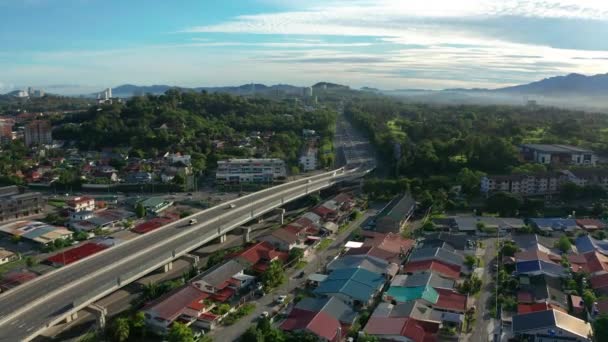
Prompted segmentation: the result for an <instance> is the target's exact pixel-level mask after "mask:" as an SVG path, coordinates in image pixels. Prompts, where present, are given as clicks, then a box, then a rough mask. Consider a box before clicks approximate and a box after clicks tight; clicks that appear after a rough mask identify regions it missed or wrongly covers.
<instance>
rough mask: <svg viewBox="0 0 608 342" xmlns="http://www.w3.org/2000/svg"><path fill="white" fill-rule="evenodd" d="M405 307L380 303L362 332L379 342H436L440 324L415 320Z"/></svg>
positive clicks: (430, 320) (410, 311)
mask: <svg viewBox="0 0 608 342" xmlns="http://www.w3.org/2000/svg"><path fill="white" fill-rule="evenodd" d="M406 306H407V304H397V305H393V304H390V303H380V304H379V305H378V307H376V309H375V310H374V312H373V313H372V315H371V317H370V318H369V320H368V322H367V324H366V325H365V327H364V328H363V332H365V333H366V334H368V335H371V336H374V337H376V338H378V339H379V340H381V341H404V342H432V341H436V340H437V332H438V331H439V328H440V322H438V321H433V320H432V319H428V320H422V319H418V318H415V315H414V314H412V311H413V310H411V309H408V308H407V307H406ZM429 311H430V310H429ZM425 318H426V315H425Z"/></svg>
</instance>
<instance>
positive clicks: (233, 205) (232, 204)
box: [226, 203, 236, 209]
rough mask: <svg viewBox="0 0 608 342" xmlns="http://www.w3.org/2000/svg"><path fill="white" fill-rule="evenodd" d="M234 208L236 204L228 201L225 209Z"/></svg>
mask: <svg viewBox="0 0 608 342" xmlns="http://www.w3.org/2000/svg"><path fill="white" fill-rule="evenodd" d="M234 208H236V204H234V203H230V204H228V206H227V207H226V209H234Z"/></svg>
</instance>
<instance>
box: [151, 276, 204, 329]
mask: <svg viewBox="0 0 608 342" xmlns="http://www.w3.org/2000/svg"><path fill="white" fill-rule="evenodd" d="M207 298H209V294H208V293H206V292H203V291H201V290H199V289H197V288H196V287H194V286H192V285H187V286H184V287H181V288H179V289H176V290H174V291H171V292H169V293H168V294H166V295H164V296H162V297H160V298H159V299H157V300H155V301H154V302H152V303H150V304H148V305H146V307H144V310H143V311H144V315H145V317H146V321H147V322H148V323H150V324H151V325H152V326H153V327H156V328H158V330H160V331H164V330H166V329H167V328H168V327H169V326H170V325H171V323H173V321H175V320H176V319H177V318H179V317H180V316H182V315H183V316H187V317H191V318H193V319H197V318H198V317H199V316H200V315H201V314H203V313H204V312H205V304H204V300H205V299H207Z"/></svg>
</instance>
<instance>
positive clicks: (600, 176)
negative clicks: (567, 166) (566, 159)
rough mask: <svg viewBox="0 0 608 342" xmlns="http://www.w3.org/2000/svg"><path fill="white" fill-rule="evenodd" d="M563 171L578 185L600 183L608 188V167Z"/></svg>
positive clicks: (569, 179)
mask: <svg viewBox="0 0 608 342" xmlns="http://www.w3.org/2000/svg"><path fill="white" fill-rule="evenodd" d="M562 173H563V174H564V175H565V176H566V177H567V180H568V181H569V182H572V183H574V184H576V185H578V186H586V185H599V186H601V187H603V188H604V189H607V190H608V169H579V170H565V171H562Z"/></svg>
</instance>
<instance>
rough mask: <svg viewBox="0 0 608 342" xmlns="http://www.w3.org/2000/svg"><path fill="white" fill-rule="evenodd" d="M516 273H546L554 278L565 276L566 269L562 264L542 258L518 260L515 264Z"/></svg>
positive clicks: (530, 274) (533, 274) (531, 274)
mask: <svg viewBox="0 0 608 342" xmlns="http://www.w3.org/2000/svg"><path fill="white" fill-rule="evenodd" d="M515 272H516V274H525V275H528V276H535V275H541V274H542V275H546V276H549V277H554V278H561V277H565V276H566V270H565V269H564V267H563V266H561V265H558V264H555V263H554V262H548V261H544V260H528V261H519V262H517V263H516V264H515Z"/></svg>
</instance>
